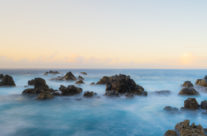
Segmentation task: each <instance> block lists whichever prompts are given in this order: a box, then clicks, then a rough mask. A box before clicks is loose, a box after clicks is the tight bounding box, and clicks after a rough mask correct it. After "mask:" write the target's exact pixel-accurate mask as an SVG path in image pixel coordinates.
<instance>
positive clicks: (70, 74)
mask: <svg viewBox="0 0 207 136" xmlns="http://www.w3.org/2000/svg"><path fill="white" fill-rule="evenodd" d="M52 80H66V81H69V80H73V81H74V80H76V77H75V76H74V75H73V73H72V72H68V73H66V74H65V76H63V77H61V76H59V77H57V78H53V79H52Z"/></svg>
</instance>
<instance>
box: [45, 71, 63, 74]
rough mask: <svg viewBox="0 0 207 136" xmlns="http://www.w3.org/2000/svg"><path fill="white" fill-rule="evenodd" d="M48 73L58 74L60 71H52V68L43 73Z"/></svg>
mask: <svg viewBox="0 0 207 136" xmlns="http://www.w3.org/2000/svg"><path fill="white" fill-rule="evenodd" d="M48 74H60V73H59V72H58V71H53V70H50V71H47V72H45V73H44V75H48Z"/></svg>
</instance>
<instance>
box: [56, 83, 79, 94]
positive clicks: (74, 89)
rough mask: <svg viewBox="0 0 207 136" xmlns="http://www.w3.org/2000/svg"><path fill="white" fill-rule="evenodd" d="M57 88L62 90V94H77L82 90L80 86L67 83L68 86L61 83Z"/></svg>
mask: <svg viewBox="0 0 207 136" xmlns="http://www.w3.org/2000/svg"><path fill="white" fill-rule="evenodd" d="M59 90H60V91H61V92H62V95H63V96H72V95H77V94H80V93H82V91H83V90H82V88H79V87H76V86H74V85H69V86H68V87H65V86H63V85H61V86H60V88H59Z"/></svg>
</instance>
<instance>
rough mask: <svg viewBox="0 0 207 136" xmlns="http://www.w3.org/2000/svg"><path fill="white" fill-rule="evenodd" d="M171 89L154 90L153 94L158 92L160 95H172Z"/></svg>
mask: <svg viewBox="0 0 207 136" xmlns="http://www.w3.org/2000/svg"><path fill="white" fill-rule="evenodd" d="M170 93H171V92H170V91H169V90H161V91H155V92H153V94H158V95H170Z"/></svg>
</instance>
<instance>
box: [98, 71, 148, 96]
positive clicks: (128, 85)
mask: <svg viewBox="0 0 207 136" xmlns="http://www.w3.org/2000/svg"><path fill="white" fill-rule="evenodd" d="M97 84H106V92H105V95H106V96H119V95H126V94H131V95H144V96H146V95H147V92H146V91H144V88H143V87H142V86H139V85H137V84H136V83H135V82H134V80H133V79H131V78H130V76H126V75H122V74H120V75H115V76H111V77H106V76H104V77H103V78H102V79H101V80H100V81H99V82H97Z"/></svg>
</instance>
